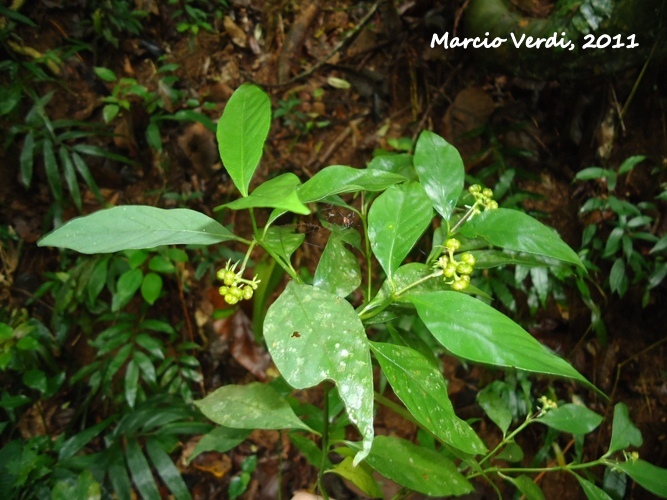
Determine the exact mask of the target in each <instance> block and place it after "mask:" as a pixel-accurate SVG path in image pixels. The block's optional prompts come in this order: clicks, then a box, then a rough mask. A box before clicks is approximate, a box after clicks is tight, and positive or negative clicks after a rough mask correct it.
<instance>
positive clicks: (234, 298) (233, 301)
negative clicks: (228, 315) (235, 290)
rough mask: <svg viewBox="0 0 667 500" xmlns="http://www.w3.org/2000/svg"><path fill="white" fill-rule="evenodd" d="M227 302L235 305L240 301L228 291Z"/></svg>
mask: <svg viewBox="0 0 667 500" xmlns="http://www.w3.org/2000/svg"><path fill="white" fill-rule="evenodd" d="M225 302H227V303H228V304H229V305H234V304H236V303H237V302H238V299H237V298H236V297H234V296H233V295H232V294H231V293H228V294H227V295H225Z"/></svg>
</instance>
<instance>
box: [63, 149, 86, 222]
mask: <svg viewBox="0 0 667 500" xmlns="http://www.w3.org/2000/svg"><path fill="white" fill-rule="evenodd" d="M58 154H59V155H60V163H61V164H62V166H63V172H64V174H65V181H66V182H67V188H68V189H69V192H70V194H71V195H72V200H73V201H74V205H76V208H78V209H79V212H80V211H81V192H80V191H79V183H78V182H77V180H76V171H75V170H74V164H73V163H72V158H71V157H70V155H69V151H67V148H66V147H65V146H60V149H59V150H58Z"/></svg>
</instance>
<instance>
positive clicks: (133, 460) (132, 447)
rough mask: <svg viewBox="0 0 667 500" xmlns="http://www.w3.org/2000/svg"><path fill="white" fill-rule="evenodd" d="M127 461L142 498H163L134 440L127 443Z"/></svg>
mask: <svg viewBox="0 0 667 500" xmlns="http://www.w3.org/2000/svg"><path fill="white" fill-rule="evenodd" d="M125 459H126V460H127V468H128V470H129V471H130V474H131V475H132V480H133V481H134V485H135V486H136V487H137V490H139V493H140V494H141V496H142V497H143V498H144V499H145V500H153V499H155V500H158V499H159V498H161V497H160V492H159V491H158V489H157V484H155V478H154V477H153V473H152V472H151V468H150V466H149V465H148V461H147V460H146V457H145V456H144V454H143V452H142V451H141V447H140V446H139V443H138V442H137V440H136V439H134V438H132V439H129V440H128V441H127V447H126V449H125Z"/></svg>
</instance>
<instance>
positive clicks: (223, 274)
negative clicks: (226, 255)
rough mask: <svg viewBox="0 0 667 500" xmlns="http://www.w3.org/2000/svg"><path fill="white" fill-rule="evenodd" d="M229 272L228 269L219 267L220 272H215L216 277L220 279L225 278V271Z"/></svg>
mask: <svg viewBox="0 0 667 500" xmlns="http://www.w3.org/2000/svg"><path fill="white" fill-rule="evenodd" d="M226 272H227V269H218V272H217V273H215V276H216V278H218V279H219V280H220V281H222V280H224V279H225V273H226Z"/></svg>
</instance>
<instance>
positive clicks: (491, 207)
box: [486, 200, 498, 210]
mask: <svg viewBox="0 0 667 500" xmlns="http://www.w3.org/2000/svg"><path fill="white" fill-rule="evenodd" d="M486 208H487V209H489V210H495V209H496V208H498V202H497V201H494V200H491V201H490V202H489V204H488V205H487V206H486Z"/></svg>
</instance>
